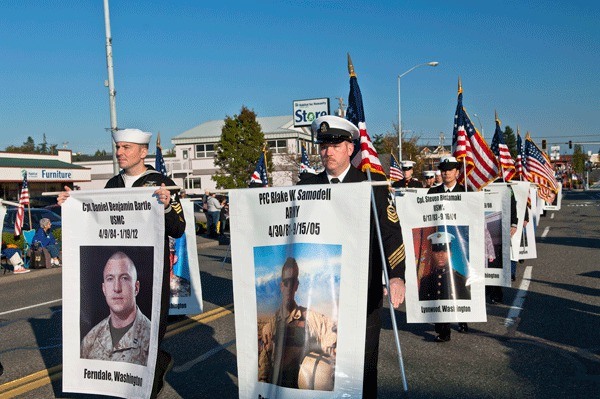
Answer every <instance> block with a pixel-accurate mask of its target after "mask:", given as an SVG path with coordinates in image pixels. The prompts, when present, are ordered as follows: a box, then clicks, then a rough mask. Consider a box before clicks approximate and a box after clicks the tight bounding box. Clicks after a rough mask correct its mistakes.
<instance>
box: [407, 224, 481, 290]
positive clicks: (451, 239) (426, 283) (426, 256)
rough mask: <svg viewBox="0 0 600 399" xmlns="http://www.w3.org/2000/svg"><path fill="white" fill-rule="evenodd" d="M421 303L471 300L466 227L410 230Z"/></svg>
mask: <svg viewBox="0 0 600 399" xmlns="http://www.w3.org/2000/svg"><path fill="white" fill-rule="evenodd" d="M413 237H414V238H415V244H414V245H415V248H416V249H417V250H416V251H415V256H416V265H417V276H418V277H417V281H418V286H419V287H418V291H419V300H420V301H431V300H444V299H471V290H470V286H469V283H468V282H467V281H468V277H469V275H468V264H469V259H468V256H469V239H468V226H439V227H426V228H417V229H413Z"/></svg>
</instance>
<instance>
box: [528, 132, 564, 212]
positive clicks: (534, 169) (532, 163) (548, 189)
mask: <svg viewBox="0 0 600 399" xmlns="http://www.w3.org/2000/svg"><path fill="white" fill-rule="evenodd" d="M523 159H524V162H523V165H524V168H525V169H526V170H527V176H528V180H529V181H530V182H532V183H537V184H538V185H539V186H540V189H539V190H538V196H539V197H540V198H541V199H543V200H544V201H547V202H548V200H550V199H551V198H552V200H554V198H553V196H552V193H554V194H556V193H558V182H557V181H556V178H555V177H554V170H553V169H552V165H551V164H550V160H549V159H548V157H547V156H546V154H544V153H542V151H540V149H539V148H538V147H537V146H536V145H535V143H534V142H533V141H532V140H531V138H530V137H526V138H525V152H524V153H523ZM552 200H550V201H549V202H552Z"/></svg>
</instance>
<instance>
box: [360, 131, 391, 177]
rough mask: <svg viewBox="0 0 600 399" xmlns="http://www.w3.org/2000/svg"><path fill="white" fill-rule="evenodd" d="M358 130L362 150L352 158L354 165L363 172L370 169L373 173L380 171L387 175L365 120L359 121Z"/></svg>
mask: <svg viewBox="0 0 600 399" xmlns="http://www.w3.org/2000/svg"><path fill="white" fill-rule="evenodd" d="M358 130H359V132H360V150H359V151H358V153H356V155H355V156H354V158H353V159H352V165H353V166H354V167H355V168H357V169H360V170H362V171H363V172H364V171H365V170H367V169H370V170H371V172H373V173H380V174H382V175H384V176H385V172H384V171H383V167H382V166H381V162H380V161H379V157H378V156H377V150H376V149H375V147H374V146H373V143H372V142H371V138H370V137H369V134H368V133H367V125H366V124H365V122H358Z"/></svg>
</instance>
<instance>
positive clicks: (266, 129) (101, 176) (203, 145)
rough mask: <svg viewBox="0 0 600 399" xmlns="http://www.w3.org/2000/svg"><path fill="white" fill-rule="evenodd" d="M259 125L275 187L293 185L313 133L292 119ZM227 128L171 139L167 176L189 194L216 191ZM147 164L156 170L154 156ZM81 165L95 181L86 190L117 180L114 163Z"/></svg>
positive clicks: (202, 128) (210, 127) (212, 126)
mask: <svg viewBox="0 0 600 399" xmlns="http://www.w3.org/2000/svg"><path fill="white" fill-rule="evenodd" d="M256 121H257V122H258V123H259V124H260V126H261V130H262V132H263V134H264V136H265V141H266V142H267V144H268V146H269V148H270V150H271V153H272V154H273V159H272V162H273V165H272V169H273V171H272V174H271V175H270V177H271V178H272V180H273V185H274V186H289V185H293V184H294V183H295V182H296V181H297V176H298V162H297V158H298V154H299V153H300V146H301V145H302V144H304V145H305V147H306V148H307V150H309V151H310V149H311V148H312V145H311V134H310V130H309V129H307V128H296V127H294V122H293V118H292V116H291V115H289V116H271V117H259V118H256ZM224 125H225V121H224V120H223V119H220V120H212V121H208V122H204V123H202V124H200V125H198V126H196V127H194V128H192V129H189V130H187V131H185V132H183V133H181V134H179V135H177V136H175V137H173V138H172V139H171V143H172V144H174V145H175V157H166V158H165V164H166V166H167V173H168V175H169V177H171V178H172V179H173V181H174V182H175V184H177V185H179V186H181V187H184V188H185V190H186V192H187V193H188V194H203V193H204V190H206V189H208V190H211V191H212V190H216V183H215V182H214V181H213V180H212V179H211V177H212V176H213V175H214V174H215V172H216V171H217V169H216V167H215V163H214V154H215V148H216V146H217V144H218V143H219V141H220V139H221V130H222V128H223V126H224ZM153 140H155V137H153ZM151 147H152V144H151ZM256 161H257V162H258V159H257V160H256ZM146 163H147V164H149V165H152V166H154V156H149V157H148V158H147V159H146ZM77 165H81V166H84V167H86V168H90V169H91V181H90V182H89V183H81V184H80V186H81V188H82V189H84V190H88V189H98V188H102V187H104V185H105V184H106V181H107V180H108V179H110V177H112V176H113V164H112V161H111V160H108V161H87V162H77ZM248 178H250V176H248Z"/></svg>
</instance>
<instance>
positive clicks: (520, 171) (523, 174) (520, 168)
mask: <svg viewBox="0 0 600 399" xmlns="http://www.w3.org/2000/svg"><path fill="white" fill-rule="evenodd" d="M524 152H525V147H523V141H522V140H521V135H520V134H519V129H518V128H517V162H516V163H515V167H516V173H517V177H518V178H519V180H527V171H526V170H525V167H524V165H523V153H524Z"/></svg>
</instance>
